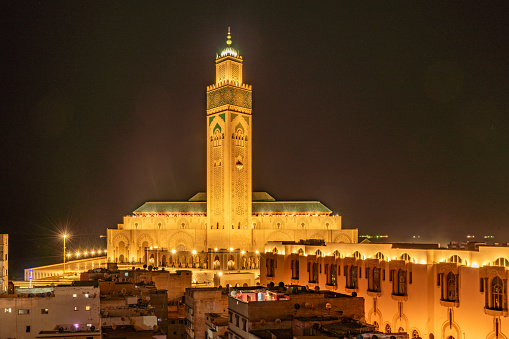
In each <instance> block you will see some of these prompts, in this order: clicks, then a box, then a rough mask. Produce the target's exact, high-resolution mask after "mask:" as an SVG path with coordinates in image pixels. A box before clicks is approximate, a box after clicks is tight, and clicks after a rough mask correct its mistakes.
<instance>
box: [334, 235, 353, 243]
mask: <svg viewBox="0 0 509 339" xmlns="http://www.w3.org/2000/svg"><path fill="white" fill-rule="evenodd" d="M334 242H337V243H345V244H351V243H352V239H350V237H349V236H348V235H346V234H340V235H338V236H337V237H336V238H335V239H334Z"/></svg>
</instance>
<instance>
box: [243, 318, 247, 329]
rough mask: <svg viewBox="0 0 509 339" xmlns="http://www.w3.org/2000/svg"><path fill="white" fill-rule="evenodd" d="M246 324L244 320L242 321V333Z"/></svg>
mask: <svg viewBox="0 0 509 339" xmlns="http://www.w3.org/2000/svg"><path fill="white" fill-rule="evenodd" d="M246 323H247V321H246V319H242V330H244V331H245V330H246Z"/></svg>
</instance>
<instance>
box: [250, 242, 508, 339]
mask: <svg viewBox="0 0 509 339" xmlns="http://www.w3.org/2000/svg"><path fill="white" fill-rule="evenodd" d="M274 248H276V249H278V253H280V254H274V253H271V252H269V250H270V251H272V250H273V249H274ZM299 249H302V250H303V251H304V254H303V255H299V254H297V253H293V252H298V250H299ZM318 249H319V250H320V251H321V252H322V253H323V256H317V255H315V254H313V253H316V250H318ZM266 250H267V252H266V253H263V255H262V263H261V264H260V282H261V284H262V285H266V284H268V283H270V282H274V283H275V284H276V285H277V284H278V283H279V282H281V281H282V282H284V283H286V284H290V283H293V284H301V285H308V286H309V288H315V287H316V286H318V287H319V288H320V289H329V290H332V291H335V292H341V293H352V292H356V293H357V295H358V296H360V297H364V298H365V307H366V308H365V312H366V315H365V319H366V321H367V322H368V323H373V322H374V321H376V322H377V323H378V324H379V325H380V329H381V330H384V329H385V326H386V325H387V324H389V325H390V326H391V329H392V330H393V331H397V330H398V329H399V327H402V328H403V329H404V330H405V331H407V332H408V333H409V334H410V335H411V334H412V331H414V330H416V331H418V333H419V335H420V336H421V337H423V338H427V337H428V336H429V334H431V333H432V334H434V336H435V338H444V339H445V338H447V337H448V336H450V335H452V336H453V337H454V338H492V337H493V338H494V334H495V328H496V326H497V322H498V326H499V327H498V329H499V338H506V337H505V336H506V335H507V334H506V333H508V332H509V331H507V327H509V321H508V320H507V313H508V312H507V309H505V310H503V311H494V310H485V293H486V291H485V292H481V291H480V279H481V277H485V278H486V279H488V281H491V279H493V278H494V277H495V276H499V277H500V278H501V279H502V280H504V279H506V280H504V281H505V283H506V285H505V291H506V292H505V296H504V298H505V300H507V278H508V271H507V269H506V268H505V267H492V266H484V267H481V268H477V267H475V266H476V264H477V265H478V263H488V264H489V263H493V261H495V260H496V259H497V258H499V257H504V258H509V248H507V247H480V248H479V250H478V251H466V250H448V249H409V248H407V249H403V248H396V246H392V244H327V246H304V245H283V244H282V243H278V242H273V243H269V244H267V246H266ZM336 250H337V251H338V252H339V253H340V255H339V256H334V255H333V252H334V251H336ZM356 251H357V252H358V254H357V256H358V258H359V259H356V258H353V257H351V256H353V254H354V252H356ZM377 252H380V253H383V254H384V256H385V258H386V259H385V260H378V259H374V258H375V255H376V253H377ZM282 253H285V254H284V255H283V254H282ZM405 253H406V254H408V257H407V259H409V260H401V255H403V254H405ZM454 255H457V256H459V257H461V258H462V264H458V263H449V262H448V261H450V258H451V256H454ZM267 259H274V260H275V265H277V267H276V268H275V272H274V276H273V277H267V266H266V263H267ZM297 259H298V260H299V266H300V270H299V279H292V272H291V269H290V268H291V260H297ZM443 260H445V261H443ZM308 262H310V263H314V262H317V263H318V264H319V265H320V264H321V272H320V273H319V274H318V282H317V283H311V282H309V274H308V272H307V263H308ZM331 263H335V264H336V265H339V266H340V275H338V277H337V284H336V285H333V286H331V285H327V277H326V275H325V265H326V264H331ZM345 265H356V266H358V267H359V271H360V272H361V277H359V278H358V286H357V287H356V288H353V289H352V288H347V287H346V285H347V277H345V275H344V267H345ZM373 265H378V266H379V267H380V268H381V269H382V270H385V280H383V279H382V278H381V292H379V293H375V292H369V291H368V278H367V277H366V267H370V268H372V267H374V266H373ZM472 266H474V267H472ZM398 268H403V269H404V270H406V272H407V273H406V274H407V275H406V279H407V284H406V286H407V291H406V295H405V296H394V295H393V294H392V292H393V283H392V282H391V281H390V272H391V270H393V269H395V270H397V269H398ZM410 272H411V274H412V282H411V283H410ZM448 272H453V273H454V274H458V279H459V285H458V301H457V302H447V301H441V288H442V287H443V283H442V285H441V286H437V278H438V274H440V273H444V274H447V273H448ZM375 304H376V308H375ZM506 305H507V301H506ZM463 334H465V336H464V335H463Z"/></svg>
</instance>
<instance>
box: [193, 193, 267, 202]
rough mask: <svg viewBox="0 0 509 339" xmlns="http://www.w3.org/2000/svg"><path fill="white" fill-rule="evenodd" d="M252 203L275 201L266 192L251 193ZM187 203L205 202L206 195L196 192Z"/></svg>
mask: <svg viewBox="0 0 509 339" xmlns="http://www.w3.org/2000/svg"><path fill="white" fill-rule="evenodd" d="M252 199H253V201H276V199H274V198H273V197H272V196H271V195H270V194H269V193H267V192H253V197H252ZM189 201H200V202H206V201H207V193H206V192H198V193H196V194H195V195H193V196H192V197H191V199H189Z"/></svg>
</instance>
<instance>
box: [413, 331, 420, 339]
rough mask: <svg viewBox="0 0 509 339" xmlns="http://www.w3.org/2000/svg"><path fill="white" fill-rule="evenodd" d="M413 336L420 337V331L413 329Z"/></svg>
mask: <svg viewBox="0 0 509 339" xmlns="http://www.w3.org/2000/svg"><path fill="white" fill-rule="evenodd" d="M412 338H419V332H418V331H417V330H413V331H412Z"/></svg>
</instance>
